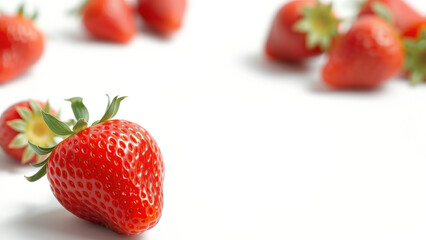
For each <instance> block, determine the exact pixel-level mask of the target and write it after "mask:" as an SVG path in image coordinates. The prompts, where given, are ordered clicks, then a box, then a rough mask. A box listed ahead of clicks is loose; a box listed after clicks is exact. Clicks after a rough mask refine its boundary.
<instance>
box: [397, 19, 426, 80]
mask: <svg viewBox="0 0 426 240" xmlns="http://www.w3.org/2000/svg"><path fill="white" fill-rule="evenodd" d="M403 37H404V45H405V53H406V58H405V66H404V67H405V70H406V71H407V72H408V74H409V77H410V81H411V83H412V84H418V83H420V82H422V81H424V80H425V79H426V19H424V20H423V21H422V22H419V23H417V24H415V25H414V26H411V27H410V28H408V29H407V31H406V32H405V33H404V34H403Z"/></svg>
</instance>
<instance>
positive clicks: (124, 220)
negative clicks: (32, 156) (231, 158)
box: [27, 97, 164, 235]
mask: <svg viewBox="0 0 426 240" xmlns="http://www.w3.org/2000/svg"><path fill="white" fill-rule="evenodd" d="M123 99H124V97H121V98H118V97H115V98H114V99H113V101H112V102H111V103H109V101H108V107H107V111H106V113H105V115H104V116H103V117H102V119H101V120H99V121H96V122H95V123H94V124H92V125H91V126H88V124H87V121H88V120H89V113H88V111H87V109H86V107H85V106H84V105H83V102H82V99H81V98H71V99H69V101H70V102H71V103H72V108H73V112H74V115H75V117H76V119H77V120H78V121H77V123H76V124H75V126H74V127H73V129H72V130H71V129H70V128H69V127H68V126H67V125H66V124H65V123H62V122H60V121H58V120H57V119H56V118H55V117H53V116H51V115H49V114H47V113H45V112H43V113H42V114H43V118H44V120H45V121H46V123H47V125H48V126H49V127H50V128H51V129H52V131H53V132H55V133H57V134H58V135H62V136H69V137H67V138H66V139H65V140H63V141H62V142H61V143H59V144H58V145H57V146H55V147H52V148H42V147H37V146H34V145H32V146H33V148H34V150H35V151H36V152H37V153H39V154H41V155H45V154H49V153H50V156H49V158H48V159H47V160H45V161H44V162H42V163H40V164H37V165H36V166H39V167H42V168H41V170H40V171H39V172H38V173H36V174H35V175H34V176H32V177H28V178H27V179H28V180H29V181H36V180H38V179H39V178H41V177H42V176H43V175H45V174H46V173H47V177H48V180H49V182H50V186H51V189H52V190H53V194H54V195H55V197H56V198H57V199H58V201H59V202H60V203H61V204H62V205H63V206H64V207H65V208H66V209H67V210H68V211H70V212H71V213H73V214H75V215H76V216H78V217H80V218H83V219H85V220H88V221H91V222H94V223H97V224H101V225H103V226H105V227H108V228H110V229H112V230H113V231H115V232H117V233H119V234H126V235H130V234H138V233H141V232H143V231H145V230H148V229H150V228H152V227H154V225H156V224H157V222H158V221H159V219H160V216H161V212H162V208H163V190H162V189H163V179H164V164H163V159H162V155H161V153H160V149H159V148H158V146H157V143H156V142H155V140H154V139H153V138H152V136H151V135H150V134H149V133H148V132H147V131H146V130H145V129H143V128H142V127H141V126H139V125H138V124H136V123H132V122H129V121H126V120H110V118H112V117H114V116H115V114H116V113H117V111H118V108H119V105H120V102H121V101H122V100H123Z"/></svg>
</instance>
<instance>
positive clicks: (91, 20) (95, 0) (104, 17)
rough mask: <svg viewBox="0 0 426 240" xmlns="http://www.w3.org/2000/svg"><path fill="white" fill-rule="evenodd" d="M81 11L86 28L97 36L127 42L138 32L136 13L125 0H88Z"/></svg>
mask: <svg viewBox="0 0 426 240" xmlns="http://www.w3.org/2000/svg"><path fill="white" fill-rule="evenodd" d="M80 13H81V15H82V18H83V24H84V26H85V28H86V29H87V31H88V32H89V33H91V34H92V36H94V37H96V38H99V39H103V40H109V41H112V42H117V43H127V42H129V41H130V40H131V39H132V38H133V36H134V35H135V33H136V26H135V22H134V13H133V10H132V8H131V7H130V5H129V4H128V3H127V2H126V1H125V0H88V1H87V2H86V3H85V4H84V5H83V7H82V8H81V10H80Z"/></svg>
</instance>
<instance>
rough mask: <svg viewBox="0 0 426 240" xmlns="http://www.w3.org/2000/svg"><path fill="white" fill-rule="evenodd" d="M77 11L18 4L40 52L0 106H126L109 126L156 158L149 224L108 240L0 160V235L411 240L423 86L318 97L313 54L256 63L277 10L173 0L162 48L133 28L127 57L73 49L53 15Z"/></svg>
mask: <svg viewBox="0 0 426 240" xmlns="http://www.w3.org/2000/svg"><path fill="white" fill-rule="evenodd" d="M6 2H7V3H6ZM18 2H20V1H1V3H0V6H1V7H3V9H6V10H9V9H13V8H14V6H16V5H17V4H18ZM78 2H79V1H51V0H38V1H28V3H30V6H33V7H34V6H37V7H38V8H39V9H40V11H41V16H40V19H39V22H38V25H39V26H40V28H41V29H42V30H43V31H45V33H46V35H47V36H48V39H47V44H46V51H45V53H44V56H43V58H42V59H41V61H40V62H39V63H38V64H37V65H36V66H34V67H33V68H32V69H31V71H29V72H28V73H27V74H25V75H24V76H22V77H20V78H19V79H17V80H16V81H13V82H10V83H9V84H5V85H1V86H0V110H1V111H3V110H4V109H6V108H7V107H8V106H10V105H11V104H13V103H15V102H17V101H20V100H24V99H27V98H34V99H40V100H44V99H47V98H49V99H50V101H51V104H52V105H53V107H56V108H62V110H63V114H62V116H63V118H71V117H72V112H71V111H70V108H69V104H68V103H67V102H65V101H63V99H64V98H69V97H74V96H82V97H84V99H85V103H86V105H87V106H88V108H89V110H90V111H91V119H92V120H93V119H96V118H99V117H100V116H101V114H102V111H103V110H104V108H105V104H106V97H105V96H104V94H106V93H109V94H110V95H115V94H120V95H127V96H129V98H128V99H126V100H125V101H124V102H123V104H122V107H121V110H120V112H119V114H118V115H117V117H118V118H125V119H128V120H131V121H134V122H137V123H139V124H141V125H142V126H144V127H145V128H146V129H148V131H150V132H151V134H152V135H153V136H154V137H155V138H156V140H157V142H158V143H159V145H160V148H161V150H162V152H163V155H164V159H165V166H166V180H165V189H164V193H165V208H164V212H163V217H162V219H161V220H160V222H159V224H158V225H157V226H156V227H155V228H154V229H152V230H150V231H148V232H146V233H144V234H142V235H139V236H135V237H121V236H118V235H117V234H115V233H113V232H111V231H109V230H107V229H104V228H102V227H98V226H96V225H93V224H90V223H88V222H85V221H83V220H80V219H78V218H77V217H75V216H73V215H72V214H70V213H68V212H67V211H66V210H64V209H63V208H62V207H61V206H60V205H59V204H58V203H57V201H56V199H55V198H54V197H53V195H52V194H51V191H50V188H49V185H48V182H47V179H43V180H42V181H39V182H37V183H29V182H27V181H26V180H25V179H24V177H23V176H24V175H30V174H32V173H34V172H35V169H33V168H31V167H24V168H23V167H21V166H20V165H19V164H15V162H14V161H13V160H11V159H9V158H8V157H6V156H5V155H4V153H3V152H1V153H0V160H1V161H0V189H1V197H0V239H19V240H21V239H22V240H24V239H25V240H27V239H33V240H38V239H47V240H50V239H52V240H56V239H61V240H68V239H69V240H71V239H72V240H79V239H185V240H199V239H203V240H210V239H211V240H217V239H288V240H312V239H315V240H322V239H324V240H358V239H362V240H370V239H371V240H381V239H385V240H396V239H398V240H406V239H410V240H417V239H419V240H420V239H426V148H425V146H426V125H425V122H426V111H424V107H425V102H426V85H425V84H423V85H421V86H418V87H416V88H412V87H410V85H409V84H408V83H407V82H406V81H403V80H398V79H395V80H392V81H390V82H389V83H388V84H386V85H385V86H384V87H383V88H382V89H380V90H378V91H371V92H351V91H346V92H334V91H330V90H327V89H326V88H324V86H322V85H321V82H320V81H319V70H320V68H321V64H322V63H323V61H324V59H321V58H320V59H316V60H314V61H311V62H310V63H309V64H307V66H306V69H304V68H303V67H294V66H293V67H292V66H285V65H280V64H273V63H268V62H266V61H265V60H264V59H263V57H262V54H261V52H262V47H263V42H264V39H265V37H266V34H267V32H268V30H269V26H270V23H271V21H272V18H273V16H274V14H275V12H276V11H277V9H278V7H280V6H281V5H282V3H283V1H281V0H258V1H247V0H232V1H230V0H215V1H207V0H192V1H191V0H189V8H188V12H187V17H186V20H185V25H184V28H183V29H182V31H180V32H179V33H178V34H176V35H175V36H174V37H173V38H172V39H170V40H164V39H160V38H158V37H155V36H153V35H151V34H149V33H147V32H146V31H139V34H138V35H137V37H136V38H135V39H134V41H133V42H132V43H131V44H130V45H127V46H120V45H114V44H108V43H102V42H95V41H91V40H89V39H88V38H87V37H86V35H85V34H84V32H83V30H82V29H81V28H80V25H79V21H78V19H74V18H72V17H71V18H70V17H67V16H65V14H64V13H65V12H66V10H68V9H70V8H72V7H73V6H76V5H77V4H78ZM410 2H411V3H412V5H414V6H416V7H417V8H418V9H420V10H421V11H423V13H424V12H425V10H426V4H425V3H424V2H420V1H414V0H412V1H410ZM335 3H336V4H335V5H336V7H337V8H338V9H339V10H338V12H345V14H346V13H350V12H351V11H350V8H349V7H350V6H352V4H353V3H352V1H349V0H347V1H336V2H335Z"/></svg>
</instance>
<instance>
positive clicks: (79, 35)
mask: <svg viewBox="0 0 426 240" xmlns="http://www.w3.org/2000/svg"><path fill="white" fill-rule="evenodd" d="M51 38H52V39H54V38H55V39H56V38H59V39H62V40H65V41H70V42H75V43H79V44H93V45H105V46H118V47H123V46H126V45H129V44H131V42H129V43H127V44H121V43H116V42H112V41H108V40H103V39H99V38H95V37H93V36H91V35H90V34H89V33H87V32H86V31H85V30H84V29H81V28H79V29H67V30H64V31H62V32H60V33H58V34H57V35H56V36H52V37H51Z"/></svg>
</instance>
